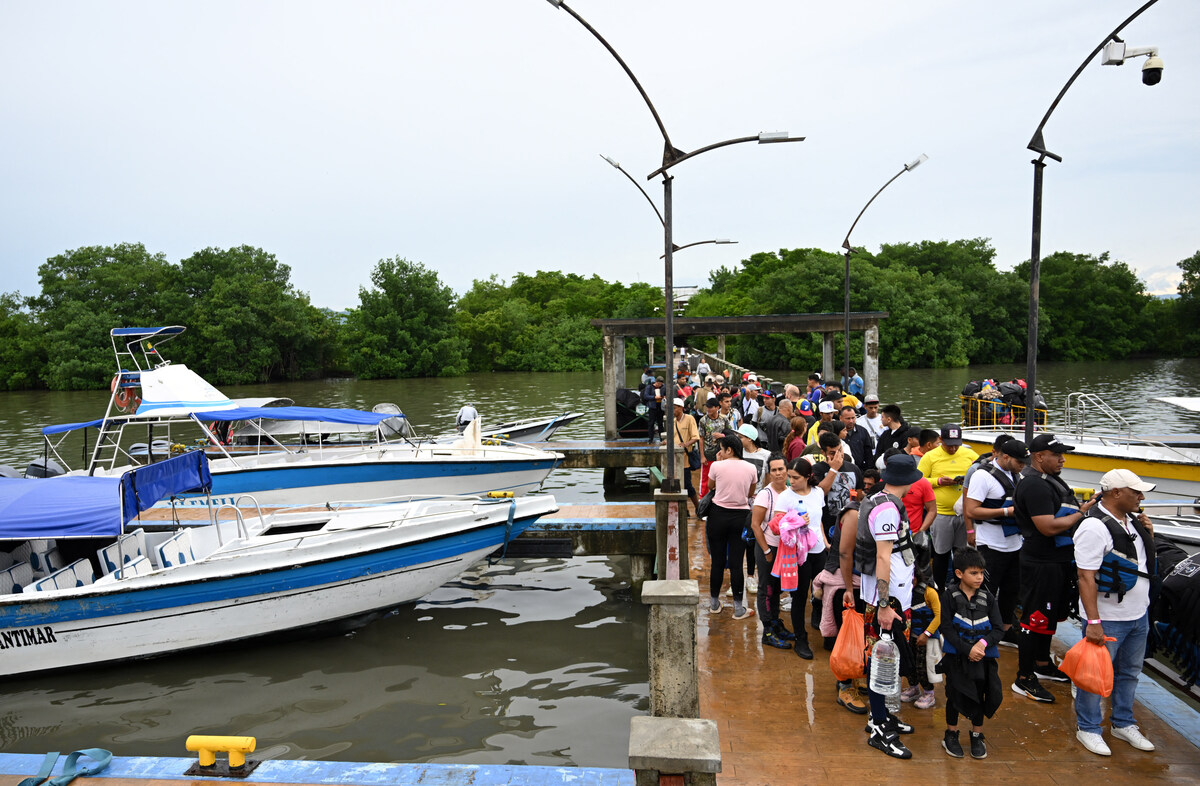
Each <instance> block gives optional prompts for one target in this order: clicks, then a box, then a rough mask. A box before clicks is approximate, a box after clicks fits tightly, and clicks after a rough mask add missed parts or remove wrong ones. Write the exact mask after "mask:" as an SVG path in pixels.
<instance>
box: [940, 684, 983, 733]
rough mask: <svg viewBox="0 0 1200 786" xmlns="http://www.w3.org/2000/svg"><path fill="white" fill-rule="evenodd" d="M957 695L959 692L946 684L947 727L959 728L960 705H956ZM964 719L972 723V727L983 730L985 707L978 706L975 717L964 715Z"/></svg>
mask: <svg viewBox="0 0 1200 786" xmlns="http://www.w3.org/2000/svg"><path fill="white" fill-rule="evenodd" d="M956 693H957V691H955V690H954V689H953V688H952V687H951V686H950V684H949V683H947V684H946V725H947V726H957V725H958V705H957V704H955V703H954V696H955V694H956ZM963 717H966V718H967V720H969V721H971V725H972V726H976V727H978V728H983V707H982V706H976V708H975V714H974V715H970V716H965V715H964V716H963Z"/></svg>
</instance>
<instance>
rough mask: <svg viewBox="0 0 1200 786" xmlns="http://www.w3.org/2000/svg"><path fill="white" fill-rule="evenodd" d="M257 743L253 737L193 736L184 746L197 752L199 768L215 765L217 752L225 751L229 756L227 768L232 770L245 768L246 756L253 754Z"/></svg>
mask: <svg viewBox="0 0 1200 786" xmlns="http://www.w3.org/2000/svg"><path fill="white" fill-rule="evenodd" d="M257 743H258V741H257V740H256V739H255V738H254V737H222V736H217V735H208V734H193V735H191V736H189V737H188V738H187V742H186V743H184V744H185V746H186V747H187V749H188V750H190V751H199V753H200V766H201V767H212V766H213V765H215V764H216V763H217V751H225V752H227V753H228V754H229V766H230V768H233V767H243V766H245V764H246V754H247V753H253V752H254V746H255V745H256V744H257Z"/></svg>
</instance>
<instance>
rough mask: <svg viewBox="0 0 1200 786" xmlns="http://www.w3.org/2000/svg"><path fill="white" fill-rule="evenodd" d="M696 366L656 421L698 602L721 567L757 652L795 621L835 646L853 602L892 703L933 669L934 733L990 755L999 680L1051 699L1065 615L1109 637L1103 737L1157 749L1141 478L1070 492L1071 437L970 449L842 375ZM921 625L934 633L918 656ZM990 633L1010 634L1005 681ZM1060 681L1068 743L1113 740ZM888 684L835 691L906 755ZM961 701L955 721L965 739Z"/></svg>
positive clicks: (977, 754) (713, 609) (1095, 636)
mask: <svg viewBox="0 0 1200 786" xmlns="http://www.w3.org/2000/svg"><path fill="white" fill-rule="evenodd" d="M696 372H697V373H695V374H694V375H693V373H692V372H691V370H690V369H688V368H686V367H681V368H680V370H679V374H680V376H679V378H678V379H677V382H678V383H680V384H678V385H677V389H678V391H679V394H680V395H679V396H678V397H676V398H675V399H674V400H673V402H672V404H673V405H674V413H673V414H674V417H673V418H672V419H671V421H670V422H669V423H668V424H667V427H668V428H672V429H673V430H674V435H675V440H676V444H678V445H680V446H681V448H682V449H683V451H684V452H685V454H686V455H687V456H688V462H687V466H688V468H689V469H688V471H686V472H685V473H684V475H685V485H686V487H687V489H688V492H689V494H690V496H691V498H692V501H693V504H694V505H696V506H697V508H698V509H699V510H703V511H704V515H703V516H702V517H703V518H705V535H706V542H707V547H708V551H709V555H710V557H711V573H710V575H709V582H708V584H709V587H708V590H709V596H708V599H707V601H706V606H707V609H708V611H709V612H710V613H712V614H720V613H722V611H723V609H724V608H725V603H724V601H723V599H722V594H721V590H722V589H723V588H724V586H725V578H726V574H728V579H729V590H728V593H727V597H729V598H730V599H731V601H732V603H731V605H732V610H733V617H734V619H737V620H745V619H750V618H753V617H755V616H756V615H757V619H758V622H760V623H761V630H762V643H763V645H764V647H765V648H768V649H776V650H782V651H789V650H790V651H791V652H793V653H795V654H796V655H797V656H799V657H800V658H803V659H812V658H813V652H812V645H811V644H810V637H809V632H810V630H811V631H812V634H813V641H820V642H821V643H822V644H823V646H824V647H825V648H826V649H832V648H833V646H834V644H835V641H836V637H837V635H838V633H839V628H840V625H841V617H842V614H841V610H842V609H843V608H850V607H853V608H856V609H857V610H858V611H859V613H861V614H862V616H863V619H864V638H865V642H866V650H865V652H866V653H867V664H866V669H867V673H869V670H870V662H869V661H870V658H869V653H870V652H871V650H872V647H873V644H874V643H875V642H876V641H878V640H879V639H880V637H881V636H885V635H886V636H887V637H890V640H891V641H893V642H894V643H896V645H897V649H898V651H899V663H900V672H901V674H902V675H903V676H904V677H905V678H907V681H908V685H909V687H908V688H907V689H906V690H904V691H903V692H902V693H900V700H901V702H902V703H903V704H911V705H912V706H914V707H915V708H917V709H929V708H931V707H933V706H935V704H936V702H937V699H936V695H935V691H934V685H933V681H932V680H931V679H930V676H929V675H930V673H931V672H934V673H940V674H942V675H943V676H944V680H945V693H944V696H945V698H944V707H945V712H946V730H945V733H944V738H943V741H942V746H943V748H944V750H945V752H946V753H947V755H949V756H952V757H955V758H962V757H964V756H965V755H966V753H967V752H968V751H969V753H970V755H971V756H972V757H974V758H976V759H981V758H985V757H986V756H987V742H986V737H985V735H984V730H983V727H984V721H985V718H990V717H992V716H993V715H994V714H995V712H996V711H997V709H998V708H999V707H1000V706H1001V703H1002V700H1003V698H1004V696H1005V695H1006V694H1009V693H1011V694H1012V695H1015V696H1019V697H1021V698H1022V699H1028V700H1031V701H1034V702H1044V703H1049V702H1054V701H1057V700H1058V699H1059V698H1060V696H1058V695H1056V694H1055V692H1053V691H1051V690H1050V689H1049V688H1048V687H1047V683H1066V682H1069V678H1068V677H1067V676H1066V675H1065V674H1064V673H1063V672H1062V671H1061V670H1060V669H1059V668H1058V666H1057V665H1056V664H1055V663H1054V661H1053V660H1052V658H1051V652H1050V643H1051V639H1052V637H1053V635H1054V633H1055V632H1056V630H1057V626H1058V625H1059V624H1060V623H1062V622H1064V621H1066V620H1067V619H1068V618H1070V617H1072V616H1075V615H1078V617H1079V618H1080V620H1081V627H1082V630H1083V635H1084V637H1085V638H1086V640H1087V641H1089V642H1092V643H1093V644H1095V645H1097V646H1106V647H1107V648H1108V651H1109V655H1110V656H1111V660H1112V663H1113V668H1114V673H1115V679H1114V688H1113V691H1112V697H1111V708H1112V709H1111V719H1110V724H1109V725H1110V728H1111V732H1110V733H1111V737H1112V738H1113V739H1119V740H1123V741H1125V742H1126V743H1128V744H1129V745H1131V746H1132V747H1134V748H1136V749H1137V750H1141V751H1153V750H1154V744H1153V743H1152V742H1150V741H1149V740H1148V739H1147V738H1146V737H1145V735H1144V734H1142V732H1141V731H1140V730H1139V727H1138V725H1137V722H1136V720H1135V718H1134V707H1133V701H1134V693H1135V689H1136V685H1137V676H1138V673H1139V672H1140V671H1141V666H1142V661H1143V658H1144V654H1145V650H1146V643H1147V635H1148V631H1149V608H1150V605H1151V591H1150V585H1151V582H1150V579H1151V577H1153V576H1154V575H1155V573H1154V570H1155V565H1154V560H1155V545H1154V532H1153V526H1152V524H1151V522H1150V520H1149V518H1147V517H1146V516H1145V515H1144V514H1143V513H1141V512H1140V504H1141V501H1142V500H1143V498H1144V497H1143V495H1144V494H1145V493H1147V492H1149V491H1151V490H1152V489H1153V488H1154V486H1153V484H1150V483H1146V482H1144V481H1142V480H1141V479H1140V478H1138V477H1137V475H1135V474H1134V473H1133V472H1130V471H1129V470H1124V469H1115V470H1112V471H1110V472H1108V473H1107V474H1105V475H1104V476H1103V477H1102V479H1101V483H1100V490H1099V491H1098V492H1097V493H1095V494H1094V495H1093V494H1091V493H1090V490H1076V489H1072V488H1071V487H1069V486H1068V485H1067V484H1066V483H1065V482H1064V481H1063V480H1062V478H1061V475H1060V473H1061V470H1062V468H1063V466H1064V460H1065V458H1064V457H1065V456H1066V454H1067V453H1069V452H1070V451H1071V450H1072V449H1073V448H1072V447H1071V446H1069V445H1067V444H1065V443H1063V442H1062V441H1060V440H1059V439H1057V437H1056V436H1055V435H1054V434H1049V433H1039V434H1038V435H1037V436H1036V437H1035V438H1034V439H1033V441H1032V442H1031V443H1030V444H1029V445H1026V444H1025V443H1024V442H1022V441H1020V440H1018V439H1015V438H1013V437H1012V436H1010V435H1008V434H1004V435H1001V436H1000V437H999V438H998V439H997V440H996V442H995V444H994V445H993V446H992V450H991V451H990V452H987V453H984V454H983V455H982V456H981V455H978V454H977V453H976V452H975V451H974V450H972V449H971V448H970V447H969V446H967V445H964V444H963V435H962V428H961V426H959V425H958V424H955V423H948V424H945V425H943V426H941V428H940V429H921V428H918V427H916V426H912V425H910V424H909V423H908V422H907V421H906V420H905V419H904V417H903V414H902V412H901V409H900V407H899V406H897V405H896V404H886V405H881V402H880V400H879V398H878V396H876V395H873V394H871V393H867V392H865V391H864V390H863V385H862V380H861V378H860V377H857V375H856V374H854V373H853V372H852V373H851V375H850V378H849V379H848V380H846V379H843V380H842V381H841V382H834V381H826V380H824V379H822V377H821V375H820V374H817V373H814V374H810V375H809V378H808V380H807V383H806V386H805V388H804V389H803V390H802V389H800V388H799V387H798V386H796V385H790V384H789V385H783V386H782V388H781V389H780V387H779V386H778V385H777V386H776V389H775V390H772V389H771V388H770V387H769V386H766V385H760V384H759V380H758V379H757V377H756V376H755V375H754V374H751V373H746V374H743V375H742V377H741V378H740V379H732V378H730V377H726V376H725V375H723V374H721V373H712V372H711V369H709V368H708V367H707V364H704V365H702V366H701V367H699V368H698V369H696ZM647 377H648V378H646V377H644V379H643V381H644V382H645V383H646V385H645V388H649V389H654V388H659V389H661V379H655V378H654V377H653V376H649V375H648V370H647ZM842 383H845V384H844V385H843V384H842ZM650 395H651V397H653V396H654V395H655V394H654V393H651V394H650ZM661 395H662V394H661V393H660V394H658V399H659V400H660V401H661ZM643 396H644V399H643V400H646V399H645V394H643ZM652 438H653V436H652ZM693 474H697V475H698V478H699V482H698V491H697V490H696V486H697V484H696V479H695V478H693V477H692V476H693ZM1077 493H1078V494H1081V496H1083V497H1085V501H1083V502H1080V501H1079V497H1077ZM756 573H757V580H755V578H754V577H755V574H756ZM750 594H755V595H756V599H755V603H754V604H753V606H751V604H749V603H748V602H747V598H748V596H749V595H750ZM810 596H811V605H810ZM810 610H811V611H810ZM785 611H786V612H790V613H789V615H788V616H789V622H790V627H789V626H788V625H787V624H785V622H784V619H783V615H782V612H785ZM809 611H810V613H808V614H806V612H809ZM931 639H936V642H937V644H939V645H940V646H939V647H937V648H936V649H935V650H934V655H932V656H931V655H929V653H928V648H929V646H930V641H931ZM1000 646H1009V647H1013V648H1016V649H1017V650H1018V669H1017V675H1016V679H1015V680H1014V681H1013V682H1012V683H1011V685H1010V690H1009V691H1006V690H1004V689H1003V686H1002V684H1001V681H1000V676H999V669H998V665H997V662H998V657H999V649H998V648H999V647H1000ZM931 658H933V659H935V660H936V664H935V668H934V669H932V670H931V669H930V668H928V664H927V661H928V660H929V659H931ZM1072 693H1073V694H1074V695H1075V713H1076V722H1077V733H1076V737H1077V740H1078V741H1079V743H1080V744H1081V745H1082V746H1083V747H1084V748H1086V749H1087V750H1088V751H1090V752H1092V753H1094V754H1097V755H1102V756H1107V755H1111V749H1110V748H1109V747H1108V744H1107V742H1106V741H1105V739H1104V737H1103V728H1102V724H1103V720H1104V719H1103V716H1102V710H1101V702H1100V696H1098V695H1096V694H1094V693H1088V692H1087V691H1084V690H1083V689H1081V688H1080V689H1078V690H1073V691H1072ZM888 698H889V697H887V696H884V695H882V694H880V693H878V692H876V691H873V690H871V688H870V685H869V683H868V682H867V681H866V680H864V679H859V680H848V681H843V682H839V683H837V689H836V702H837V704H838V705H840V706H841V707H844V708H845V709H846V710H848V711H849V712H852V713H856V714H861V715H867V716H869V717H868V722H867V726H866V731H867V744H868V745H870V746H871V747H872V748H875V749H878V750H880V751H881V752H883V753H885V754H887V755H889V756H892V757H896V758H911V756H912V754H911V752H910V751H909V749H908V747H907V746H906V745H905V744H904V742H903V736H904V735H906V734H911V733H912V732H913V726H912V725H911V724H908V723H906V722H904V721H903V720H901V718H900V717H899V715H898V714H897V713H896V712H895V711H894V710H891V709H889V708H888ZM960 715H961V716H963V717H964V718H966V719H967V720H969V721H970V730H969V733H968V738H967V739H966V744H965V747H964V742H963V740H962V739H961V738H960V734H959V716H960Z"/></svg>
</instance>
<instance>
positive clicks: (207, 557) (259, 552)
mask: <svg viewBox="0 0 1200 786" xmlns="http://www.w3.org/2000/svg"><path fill="white" fill-rule="evenodd" d="M214 478H215V476H214V475H213V474H212V473H211V472H210V469H209V462H208V459H207V457H206V456H205V454H204V453H203V452H202V451H188V452H186V453H183V454H182V455H179V456H175V457H172V458H168V459H164V460H162V461H159V462H156V463H154V464H150V465H148V466H144V467H139V468H136V469H131V470H128V471H126V472H124V473H122V474H121V475H117V476H111V477H106V476H69V475H64V476H60V477H52V478H44V479H25V478H0V663H3V666H4V669H3V673H4V674H5V675H7V676H10V677H11V676H16V675H23V674H28V673H31V672H37V671H46V670H53V669H63V668H75V667H84V666H93V665H97V664H103V663H109V662H114V661H122V660H125V659H128V658H143V657H152V656H157V655H164V654H167V653H171V652H177V651H181V650H187V649H193V648H196V647H204V646H209V645H213V644H219V643H226V642H232V641H239V640H242V639H249V638H253V637H256V636H270V635H275V634H280V633H283V632H287V631H295V630H299V629H303V628H308V627H312V626H325V625H330V624H335V623H336V624H339V625H341V626H353V625H356V624H361V623H362V622H363V621H366V620H368V619H369V618H370V617H371V616H372V615H373V614H374V613H376V612H380V611H384V610H388V609H392V608H395V607H397V606H400V605H403V604H405V603H409V602H412V601H415V600H416V599H418V598H420V597H422V596H423V595H425V594H427V593H428V592H430V591H431V590H433V589H434V588H436V587H439V586H441V585H442V584H444V583H445V582H447V581H450V580H451V579H453V578H455V577H457V576H459V575H461V574H462V573H463V572H464V571H466V570H467V568H469V567H470V566H471V565H473V564H474V563H475V562H477V561H479V560H480V559H482V558H484V557H485V556H487V555H488V554H489V553H491V552H493V551H494V550H496V549H497V548H505V547H506V546H507V544H508V542H509V541H510V540H512V539H513V538H515V537H517V536H518V535H520V534H521V533H522V532H523V531H524V530H525V529H526V528H527V527H528V526H529V525H530V524H532V523H533V522H534V521H536V520H537V518H538V517H540V516H543V515H546V514H548V513H552V512H553V511H555V510H557V505H556V503H555V501H554V498H553V497H551V496H547V495H529V496H523V497H511V496H509V497H505V496H500V495H497V496H495V497H484V496H462V497H442V498H434V499H419V500H417V499H399V500H392V501H387V502H384V503H381V504H375V505H371V506H362V507H357V506H356V507H352V508H342V507H341V506H340V505H337V504H332V503H330V504H326V505H325V506H324V507H322V508H321V509H319V510H285V511H276V512H274V513H271V514H269V515H265V516H264V515H262V514H261V513H259V515H257V516H246V515H243V509H240V508H234V507H231V506H226V507H223V508H218V507H215V506H214V507H210V508H209V509H208V520H207V521H202V522H189V523H186V524H183V523H180V522H178V521H172V522H169V523H167V522H162V521H160V520H155V521H147V520H145V519H144V518H143V519H142V520H141V521H139V520H138V519H139V517H141V516H142V514H143V513H144V512H146V511H147V510H149V509H150V508H151V507H153V506H155V505H156V504H157V503H159V502H160V501H161V500H171V499H173V498H174V499H178V498H180V497H181V495H184V494H201V495H203V494H205V490H206V489H207V488H208V487H209V485H210V483H212V481H213V480H214ZM249 507H255V505H254V502H253V500H250V501H249ZM222 515H224V516H225V518H222ZM134 522H137V524H139V525H140V526H136V528H132V529H131V525H133V524H134Z"/></svg>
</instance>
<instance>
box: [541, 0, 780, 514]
mask: <svg viewBox="0 0 1200 786" xmlns="http://www.w3.org/2000/svg"><path fill="white" fill-rule="evenodd" d="M546 2H548V3H550V5H552V6H554V7H555V8H560V9H562V10H563V11H566V12H567V13H568V14H570V15H571V16H572V17H574V18H575V21H577V22H579V24H581V25H583V27H584V28H585V29H586V30H587V31H588V32H589V33H591V34H592V36H593V37H594V38H595V39H596V40H597V41H599V42H600V43H601V45H603V46H604V48H605V49H607V50H608V53H609V54H611V55H612V56H613V59H615V60H616V61H617V63H618V64H620V66H621V68H622V69H623V70H624V71H625V74H626V75H627V76H628V77H629V80H630V81H631V82H633V86H634V87H636V88H637V91H638V93H639V94H640V95H641V96H642V100H643V101H644V102H645V103H646V108H647V109H649V110H650V114H651V115H652V116H653V117H654V122H655V123H656V124H657V125H658V130H659V133H661V134H662V138H663V160H662V166H661V167H659V168H658V169H656V170H654V171H653V172H651V173H650V174H649V175H647V176H646V179H647V180H652V179H653V178H655V177H656V176H658V175H662V178H663V211H662V214H661V218H662V222H663V248H664V249H665V252H664V254H663V259H664V260H665V262H664V265H663V268H664V272H663V289H664V296H665V301H666V304H665V309H664V312H665V313H664V316H665V322H666V324H665V325H664V326H663V328H664V332H665V333H666V336H665V339H666V345H667V352H668V353H669V354H670V355H671V357H672V358H673V357H674V351H675V319H674V317H675V293H674V278H673V276H674V273H673V267H674V253H675V250H676V248H677V246H676V245H675V242H674V238H673V237H672V229H673V226H674V216H673V203H672V195H671V183H672V181H673V178H672V177H671V175H670V174H669V173H668V172H667V170H668V169H670V168H671V167H673V166H675V165H676V164H678V163H680V162H682V161H686V160H687V159H689V158H693V157H695V156H698V155H700V154H701V153H706V152H708V151H709V150H714V149H716V148H718V147H726V146H728V145H735V144H739V143H742V142H757V143H759V144H769V143H777V142H803V141H804V137H792V136H789V135H788V133H787V132H786V131H771V132H764V133H759V134H756V135H755V136H745V137H738V138H736V139H726V140H725V141H723V142H716V143H714V144H711V145H707V146H705V147H701V148H697V149H695V150H693V151H691V152H690V153H688V152H684V151H682V150H680V149H678V148H676V147H675V146H674V145H673V144H671V137H670V135H669V134H667V128H666V126H665V125H663V121H662V118H661V117H659V116H658V110H657V109H655V108H654V104H653V103H652V102H651V101H650V96H648V95H647V94H646V91H645V89H644V88H643V87H642V85H641V83H640V82H638V80H637V77H636V76H634V74H633V71H632V70H631V69H630V68H629V66H628V65H626V63H625V61H624V60H622V59H621V56H620V55H619V54H617V50H615V49H613V47H612V45H611V44H609V43H608V41H606V40H604V36H602V35H600V33H599V32H598V31H597V30H596V28H594V27H592V26H591V25H590V24H588V23H587V20H586V19H584V18H583V17H582V16H580V15H579V14H577V13H576V12H575V10H574V9H572V8H571V7H570V6H568V5H567V4H566V3H564V2H562V0H546ZM647 199H649V196H647ZM679 248H682V246H680V247H679ZM667 377H668V379H667V392H666V396H665V399H666V401H667V402H670V401H672V400H674V398H675V374H674V370H673V369H672V370H671V373H670V374H668V375H667ZM666 449H667V456H666V460H667V471H666V473H665V478H664V479H663V484H662V487H663V490H664V491H666V492H670V493H678V492H679V479H678V478H677V477H676V474H675V434H674V432H673V431H672V430H671V429H669V428H668V429H667V444H666Z"/></svg>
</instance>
